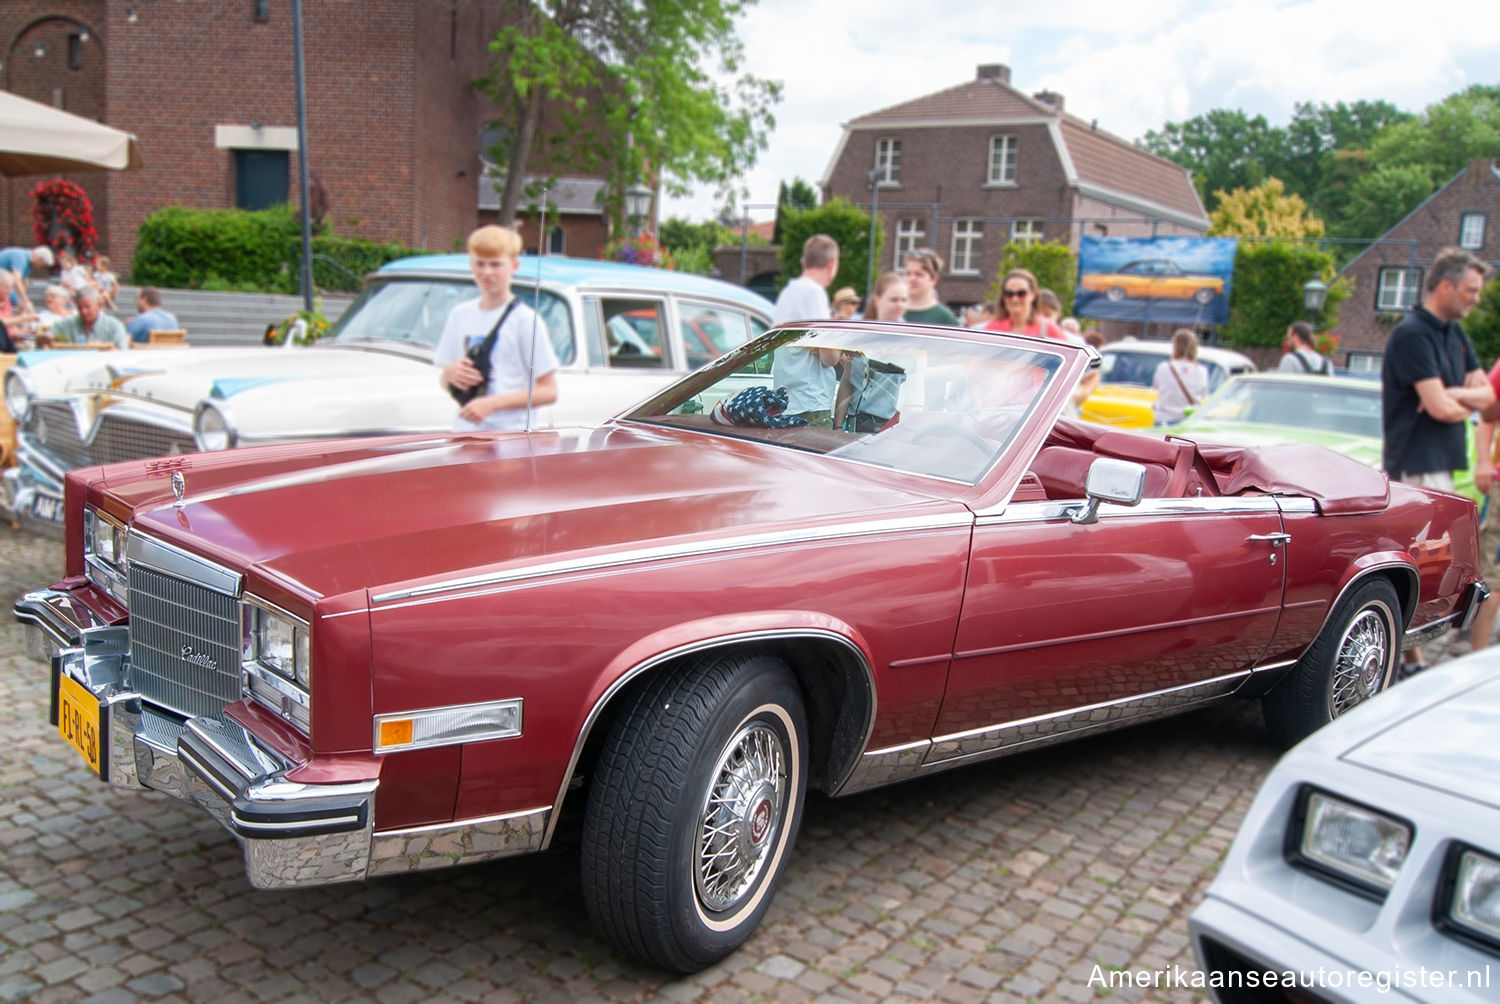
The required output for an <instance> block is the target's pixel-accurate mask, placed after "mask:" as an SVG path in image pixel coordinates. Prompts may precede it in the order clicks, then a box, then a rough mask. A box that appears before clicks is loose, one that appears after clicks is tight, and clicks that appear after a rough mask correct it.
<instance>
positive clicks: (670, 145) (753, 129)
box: [475, 0, 781, 223]
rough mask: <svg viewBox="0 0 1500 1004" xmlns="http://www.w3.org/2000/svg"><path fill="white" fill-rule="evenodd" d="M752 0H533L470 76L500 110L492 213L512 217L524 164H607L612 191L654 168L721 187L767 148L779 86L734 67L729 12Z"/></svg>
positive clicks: (736, 56) (680, 183)
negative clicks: (722, 77)
mask: <svg viewBox="0 0 1500 1004" xmlns="http://www.w3.org/2000/svg"><path fill="white" fill-rule="evenodd" d="M752 2H754V0H653V2H650V3H645V2H642V0H534V2H532V3H525V4H517V5H514V9H515V10H516V11H517V14H516V18H517V19H516V22H515V23H514V24H511V25H507V26H506V27H504V28H501V29H500V30H499V31H497V32H496V33H495V37H494V38H493V39H492V40H491V42H490V51H491V52H492V53H494V54H495V56H496V57H497V58H496V60H495V62H494V63H493V64H492V66H491V67H490V70H489V72H488V73H486V74H485V75H484V76H482V77H480V78H479V79H478V80H476V81H475V85H476V86H477V87H479V88H480V90H482V91H483V92H484V93H485V94H487V95H488V96H489V97H490V98H492V99H493V100H494V101H495V102H496V104H498V105H499V106H500V107H501V108H502V109H505V110H506V117H505V120H504V121H503V122H502V124H503V125H505V126H507V127H508V133H507V136H506V139H505V140H504V141H503V142H502V143H501V144H500V146H499V148H497V149H496V150H494V151H493V153H494V155H495V156H496V157H497V160H498V162H499V163H500V165H501V166H502V168H503V169H504V171H505V172H506V183H505V189H504V191H503V193H502V195H501V199H500V212H499V218H500V221H501V222H502V223H513V222H514V221H515V217H516V212H517V209H518V208H519V207H520V206H521V203H522V197H523V186H524V182H525V177H526V175H527V174H528V172H530V171H532V167H533V164H535V165H536V170H537V173H540V172H546V171H553V170H555V169H556V168H557V166H558V165H559V164H563V163H565V164H567V165H568V167H569V168H571V169H573V170H583V171H591V170H596V169H598V168H599V167H601V166H602V167H604V168H605V171H606V174H607V176H608V180H609V182H610V187H609V190H610V191H611V192H613V193H616V194H615V195H614V196H613V197H612V200H611V204H610V207H609V208H610V212H611V214H612V216H613V217H614V218H615V219H617V220H618V218H619V215H620V213H621V211H622V208H621V206H620V205H619V201H620V200H619V195H618V193H620V192H623V191H624V189H625V188H626V187H627V186H629V185H631V184H634V183H637V182H639V181H640V180H641V179H643V178H647V177H648V174H649V175H654V176H655V177H656V179H657V180H659V181H660V182H661V184H662V185H663V187H664V188H665V189H666V190H667V191H668V192H670V193H672V194H686V192H687V190H688V183H689V182H699V183H705V184H715V185H719V186H721V187H723V186H725V185H727V184H728V183H729V181H730V180H731V179H732V178H734V177H736V176H738V175H740V174H742V173H743V172H744V171H745V170H746V169H748V168H749V167H750V166H751V165H752V164H754V162H755V159H756V156H757V154H758V153H759V151H761V150H763V149H764V148H765V146H766V139H767V134H768V131H769V130H770V129H771V127H772V126H774V124H775V120H774V118H773V116H772V114H771V107H772V106H773V105H774V104H775V103H776V102H777V101H779V100H780V99H781V85H780V83H778V82H775V81H768V80H762V79H759V78H757V77H754V76H750V75H748V74H741V75H740V76H739V77H738V78H737V79H736V81H735V83H734V85H733V87H732V88H725V87H721V86H720V85H718V84H717V83H715V81H714V79H713V77H712V75H711V69H713V68H714V66H715V61H716V64H717V67H718V68H720V69H722V70H723V71H724V72H726V73H739V72H740V60H741V57H742V43H741V42H740V40H739V38H738V36H737V35H736V33H735V20H736V18H737V17H738V16H739V14H740V13H741V12H742V11H743V10H744V9H745V7H746V6H747V5H748V4H749V3H752Z"/></svg>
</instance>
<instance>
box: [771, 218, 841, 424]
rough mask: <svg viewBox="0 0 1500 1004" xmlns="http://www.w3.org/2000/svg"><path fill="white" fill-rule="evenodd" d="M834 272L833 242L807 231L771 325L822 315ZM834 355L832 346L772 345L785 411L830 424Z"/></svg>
mask: <svg viewBox="0 0 1500 1004" xmlns="http://www.w3.org/2000/svg"><path fill="white" fill-rule="evenodd" d="M838 271H839V245H838V241H836V240H834V239H833V238H832V237H829V236H828V235H827V234H813V235H812V236H811V237H809V238H808V239H807V242H806V243H805V244H803V245H802V274H801V275H799V276H798V277H797V278H795V279H793V280H792V281H791V282H789V283H787V284H786V285H785V286H784V287H782V290H781V295H780V296H778V297H777V298H776V310H775V312H774V313H773V314H772V320H773V321H775V323H777V324H787V323H791V322H793V321H823V320H827V319H828V316H829V311H828V287H829V286H830V285H831V284H832V283H833V277H834V276H835V275H837V274H838ZM838 358H839V353H838V350H837V349H799V348H793V347H787V348H781V349H777V350H776V354H775V355H774V356H773V357H772V359H771V380H772V382H773V383H775V385H776V386H778V387H785V388H786V391H787V406H786V414H788V415H796V416H800V417H802V418H805V419H807V423H808V424H809V425H821V426H824V427H825V428H826V427H830V426H832V425H833V397H834V394H835V393H836V392H837V391H838V382H839V378H838V373H837V372H835V371H834V368H833V366H834V363H836V362H838Z"/></svg>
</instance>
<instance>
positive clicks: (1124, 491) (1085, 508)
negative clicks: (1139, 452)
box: [1068, 457, 1146, 523]
mask: <svg viewBox="0 0 1500 1004" xmlns="http://www.w3.org/2000/svg"><path fill="white" fill-rule="evenodd" d="M1083 490H1084V493H1085V494H1086V495H1087V496H1088V502H1087V504H1085V505H1082V506H1079V507H1078V508H1076V509H1073V510H1071V511H1070V512H1069V513H1068V518H1069V519H1070V520H1072V521H1073V522H1074V523H1097V522H1099V506H1101V505H1103V504H1104V503H1105V502H1113V503H1115V504H1116V505H1139V504H1140V501H1141V498H1142V497H1143V496H1144V495H1145V494H1146V468H1145V467H1143V466H1142V465H1140V464H1135V463H1131V462H1130V461H1129V460H1114V459H1112V458H1110V457H1100V458H1099V459H1097V460H1095V461H1094V462H1093V463H1092V464H1089V476H1088V480H1087V481H1086V482H1085V483H1084V489H1083Z"/></svg>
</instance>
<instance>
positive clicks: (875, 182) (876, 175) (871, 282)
mask: <svg viewBox="0 0 1500 1004" xmlns="http://www.w3.org/2000/svg"><path fill="white" fill-rule="evenodd" d="M867 177H868V178H869V179H870V193H871V194H870V248H869V252H868V253H867V255H866V257H868V258H869V264H868V265H867V266H866V268H865V295H866V296H868V295H869V293H870V290H872V289H874V288H875V221H876V220H877V219H879V218H880V186H881V185H883V184H885V172H884V171H882V170H881V169H880V168H878V167H874V168H871V169H870V173H869V174H868V175H867Z"/></svg>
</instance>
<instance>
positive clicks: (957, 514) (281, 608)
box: [16, 322, 1484, 971]
mask: <svg viewBox="0 0 1500 1004" xmlns="http://www.w3.org/2000/svg"><path fill="white" fill-rule="evenodd" d="M773 353H777V354H780V360H779V362H780V363H790V364H794V365H793V366H792V368H793V369H799V368H800V370H801V371H802V372H803V373H804V374H810V376H809V377H808V380H809V381H810V384H811V385H812V386H814V387H816V388H817V390H816V393H817V395H819V396H817V397H815V398H814V399H813V400H814V401H815V402H816V403H820V404H826V405H827V408H826V410H825V409H822V408H817V409H813V410H815V411H825V414H828V415H829V416H830V417H829V418H828V422H829V424H827V425H822V424H809V423H808V422H806V421H805V420H804V419H803V418H801V417H796V416H791V415H788V414H787V413H786V412H785V410H784V408H785V405H786V404H787V403H788V397H787V395H786V394H785V390H786V388H784V387H782V388H777V387H773V386H772V383H771V373H772V359H773V355H772V354H773ZM1096 363H1097V357H1096V356H1094V355H1093V353H1092V351H1091V350H1089V349H1087V348H1085V347H1082V346H1078V347H1075V346H1072V345H1068V344H1064V343H1060V342H1053V341H1040V340H1036V339H1030V338H1026V337H1021V336H997V335H994V334H991V333H984V334H975V333H971V332H968V331H965V330H961V329H952V328H949V329H937V328H923V327H913V326H902V325H880V324H874V323H863V322H854V323H826V324H818V325H813V326H810V327H805V328H804V327H797V328H780V329H775V330H773V331H771V332H768V333H767V334H766V335H764V336H763V337H761V338H759V339H757V340H756V341H754V342H751V343H749V344H748V345H746V346H744V347H742V348H739V349H736V350H734V351H732V352H730V353H728V354H726V355H725V356H723V357H722V358H721V359H719V360H717V361H716V362H715V363H713V364H712V365H710V366H709V367H707V368H705V369H703V370H700V371H699V372H697V373H695V374H692V375H690V376H689V377H687V378H685V379H684V380H683V381H681V382H679V383H677V384H676V385H674V386H673V387H671V388H670V389H668V390H666V391H664V392H662V393H660V394H659V395H657V396H656V397H654V398H652V399H651V400H649V401H647V402H645V403H644V404H642V405H640V406H639V407H637V408H635V409H634V410H633V411H630V412H628V413H626V414H625V415H623V416H621V417H620V418H618V419H616V420H614V421H612V422H609V423H606V424H605V425H603V426H601V427H599V428H593V429H578V430H566V429H565V430H548V431H546V432H538V433H530V434H526V433H513V434H493V435H491V434H483V435H442V436H432V435H424V436H406V437H391V438H383V439H361V440H356V441H347V442H327V443H304V444H296V445H286V446H270V447H259V448H255V449H248V450H239V451H228V452H224V453H213V454H197V455H193V456H186V457H175V458H166V459H161V460H154V461H141V462H135V463H129V464H120V465H116V466H112V467H105V468H85V469H81V470H77V471H74V472H72V473H71V474H69V475H68V480H67V487H66V522H67V569H66V577H65V578H63V579H62V580H61V581H60V582H58V583H56V584H55V585H54V586H52V588H50V589H46V590H41V591H38V592H35V593H31V594H28V595H27V596H26V597H24V598H23V599H22V600H21V601H20V603H19V604H18V606H17V608H16V612H17V616H18V617H19V618H20V619H21V620H22V621H24V622H26V623H27V624H28V625H30V626H31V627H32V628H33V629H34V630H30V631H28V638H29V639H30V640H31V641H32V643H33V644H34V651H35V652H36V653H37V654H38V655H41V656H44V657H45V656H53V657H54V658H53V659H52V667H53V669H52V680H53V690H54V694H55V698H54V701H53V711H54V714H53V719H54V721H55V722H56V724H57V726H58V730H59V732H60V733H61V737H62V738H63V739H64V740H65V741H67V742H69V743H71V744H72V745H73V746H74V747H76V748H77V750H78V752H79V753H80V754H81V755H82V756H83V757H84V758H85V759H86V760H87V762H88V763H89V765H90V766H91V768H92V769H94V770H96V771H97V772H98V774H99V776H100V777H101V778H102V779H104V780H105V781H107V782H109V783H111V784H115V785H119V786H123V787H139V788H151V789H156V790H159V791H165V792H168V793H170V794H172V795H176V796H178V797H181V798H185V799H190V800H192V801H194V802H196V803H198V804H199V805H201V806H202V807H203V808H204V809H205V810H207V811H208V812H210V813H212V814H213V815H214V816H215V817H216V818H217V819H218V820H219V821H220V822H221V823H222V824H223V825H224V826H226V827H227V828H228V829H229V830H230V831H232V832H233V833H234V834H235V835H236V836H237V837H238V838H239V840H240V841H241V843H242V844H243V847H244V853H245V865H246V868H247V871H248V873H249V877H250V880H251V882H252V883H254V884H255V885H257V886H261V887H266V888H275V887H287V886H300V885H310V884H316V883H327V882H339V881H348V880H359V879H370V878H375V877H378V876H383V875H391V874H396V873H403V872H409V871H413V870H417V869H424V868H429V867H434V866H436V865H440V864H442V865H447V864H464V863H469V862H475V861H483V860H487V859H492V858H497V857H501V856H504V855H511V854H521V853H525V852H529V851H538V850H541V849H543V848H545V847H547V846H549V844H550V842H551V841H552V840H553V837H554V833H555V832H556V829H557V826H558V820H559V816H560V814H561V812H562V808H563V804H564V802H565V801H567V802H568V803H569V804H570V806H571V805H574V804H576V806H577V808H578V809H579V810H580V812H581V817H582V824H581V826H582V832H581V844H582V872H583V890H584V894H585V897H586V900H587V904H588V909H589V912H590V914H591V916H592V917H593V919H594V921H595V922H596V924H597V925H598V927H599V928H600V929H601V930H602V931H603V932H604V934H605V935H606V936H607V937H608V938H609V939H611V941H612V942H613V943H614V944H616V945H617V946H619V948H620V949H622V950H623V951H625V952H628V953H630V954H632V955H634V956H637V957H638V958H640V959H643V960H646V961H647V962H649V963H651V964H654V965H657V966H660V967H664V968H668V969H673V970H680V971H691V970H694V969H698V968H702V967H704V966H706V965H709V964H710V963H712V962H714V961H715V960H717V959H720V958H722V957H724V956H725V955H727V954H728V953H730V952H732V951H733V950H734V949H735V947H737V946H738V945H739V944H741V943H742V942H743V941H744V940H745V939H746V938H747V937H749V936H750V934H751V932H752V931H753V930H754V928H755V926H756V924H757V923H758V922H759V921H760V918H761V917H762V915H763V914H764V912H765V910H766V908H767V905H768V903H769V902H770V899H771V896H772V894H773V891H774V889H775V887H776V883H777V879H778V877H779V876H780V875H781V873H782V870H783V869H784V867H785V865H786V862H787V859H788V855H789V854H790V852H791V848H792V845H793V842H794V840H795V838H796V835H797V828H798V822H799V818H800V816H801V812H802V806H803V801H804V797H805V794H806V792H807V790H808V789H809V788H810V787H811V788H815V789H817V790H820V791H824V792H827V793H829V794H833V795H846V794H849V793H851V792H857V791H862V790H865V789H868V788H871V787H874V786H877V785H883V784H890V783H892V782H898V781H903V780H906V779H908V778H916V777H921V776H923V775H926V774H929V773H931V772H934V771H939V770H944V769H946V768H949V767H954V766H958V765H961V764H970V763H974V762H976V761H979V760H983V759H986V758H989V757H996V756H1002V755H1005V754H1008V753H1014V752H1018V751H1023V750H1032V749H1036V748H1038V747H1041V746H1045V745H1047V744H1050V743H1054V742H1058V741H1061V740H1066V739H1070V738H1074V737H1078V736H1084V735H1090V734H1094V733H1097V732H1099V731H1101V730H1104V729H1111V728H1115V727H1119V726H1125V725H1129V724H1131V723H1134V722H1140V721H1144V720H1147V719H1153V718H1158V717H1160V716H1163V715H1167V714H1171V713H1173V712H1177V711H1181V710H1184V709H1188V708H1194V707H1200V706H1202V705H1204V704H1207V703H1209V702H1214V701H1222V700H1228V699H1236V698H1257V699H1260V700H1262V701H1263V703H1264V707H1265V716H1266V719H1267V722H1268V725H1269V728H1270V730H1271V732H1272V734H1273V736H1274V737H1275V739H1276V740H1277V741H1279V742H1291V741H1293V740H1295V739H1297V738H1299V737H1301V736H1303V735H1306V734H1307V733H1309V732H1311V731H1313V730H1314V729H1316V728H1318V727H1319V726H1320V725H1322V724H1324V723H1326V722H1327V721H1329V720H1330V719H1332V718H1334V717H1336V716H1338V715H1340V714H1342V713H1343V712H1344V711H1346V710H1348V709H1349V708H1351V707H1352V706H1354V705H1356V704H1358V703H1360V702H1361V701H1363V700H1365V699H1366V698H1368V697H1369V696H1371V695H1372V694H1374V693H1376V692H1377V691H1380V690H1381V689H1383V688H1385V687H1386V686H1388V685H1389V684H1390V683H1391V682H1392V679H1393V676H1394V673H1395V669H1396V664H1397V661H1398V658H1399V652H1400V650H1401V648H1402V645H1403V644H1409V643H1411V642H1413V641H1415V640H1419V639H1421V638H1424V637H1427V636H1429V635H1432V634H1435V633H1438V632H1441V631H1442V630H1445V629H1447V628H1448V627H1450V626H1453V625H1457V624H1463V623H1464V622H1466V619H1467V618H1469V617H1470V616H1471V615H1472V612H1473V610H1474V608H1475V606H1476V604H1477V602H1478V600H1479V599H1480V598H1481V597H1482V595H1483V593H1484V586H1483V584H1482V583H1481V582H1480V580H1479V574H1478V571H1477V557H1476V545H1475V522H1476V514H1475V507H1474V505H1473V503H1471V502H1469V501H1467V500H1464V499H1460V498H1458V497H1456V496H1452V495H1445V494H1441V493H1436V492H1429V491H1424V490H1421V489H1417V488H1412V487H1408V486H1406V485H1401V484H1388V483H1387V481H1386V479H1385V477H1384V475H1382V474H1379V473H1377V472H1374V471H1372V470H1371V469H1370V468H1368V467H1365V466H1364V465H1362V464H1359V463H1356V462H1354V461H1351V460H1347V459H1346V458H1344V457H1341V456H1338V455H1336V454H1333V453H1330V452H1326V451H1323V450H1321V449H1320V448H1317V447H1300V446H1299V447H1273V448H1269V449H1265V450H1238V449H1217V450H1216V449H1212V448H1207V447H1205V448H1202V449H1200V448H1199V447H1197V446H1195V445H1194V444H1193V443H1191V442H1187V441H1182V440H1175V439H1170V438H1168V439H1163V438H1151V437H1147V436H1140V435H1135V434H1132V433H1127V432H1121V431H1118V430H1105V429H1102V428H1099V427H1092V426H1086V425H1083V424H1080V423H1071V422H1068V421H1065V420H1064V421H1059V420H1058V414H1059V412H1060V411H1061V409H1062V407H1063V404H1064V402H1065V400H1066V399H1067V397H1068V394H1069V391H1070V390H1071V388H1072V387H1073V386H1074V384H1075V383H1076V382H1077V380H1078V378H1079V376H1080V375H1081V374H1083V373H1084V372H1085V370H1086V369H1087V368H1088V367H1089V366H1090V365H1093V364H1096ZM795 364H800V366H797V365H795ZM779 371H784V370H779ZM803 389H806V388H803ZM814 417H815V418H819V417H821V416H814Z"/></svg>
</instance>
